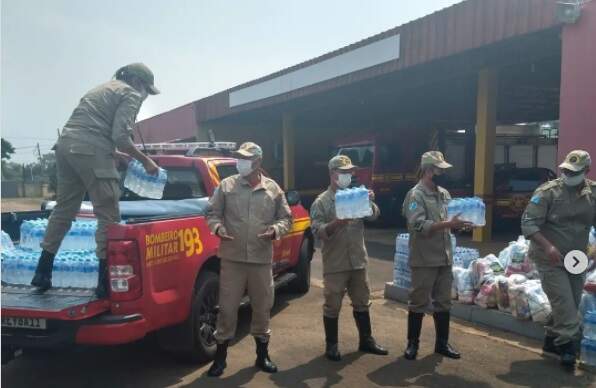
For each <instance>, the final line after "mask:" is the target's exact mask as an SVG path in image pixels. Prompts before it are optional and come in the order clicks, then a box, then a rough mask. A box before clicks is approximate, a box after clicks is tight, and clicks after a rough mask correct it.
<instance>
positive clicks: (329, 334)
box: [323, 316, 341, 361]
mask: <svg viewBox="0 0 596 388" xmlns="http://www.w3.org/2000/svg"><path fill="white" fill-rule="evenodd" d="M338 322H339V319H338V318H329V317H326V316H323V324H324V326H325V357H327V358H328V359H329V360H331V361H340V360H341V354H340V353H339V349H338V347H337V331H338Z"/></svg>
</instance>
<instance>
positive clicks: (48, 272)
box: [31, 250, 56, 294]
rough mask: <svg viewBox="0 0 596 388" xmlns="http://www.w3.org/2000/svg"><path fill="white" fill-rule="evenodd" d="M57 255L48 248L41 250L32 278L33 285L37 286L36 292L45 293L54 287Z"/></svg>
mask: <svg viewBox="0 0 596 388" xmlns="http://www.w3.org/2000/svg"><path fill="white" fill-rule="evenodd" d="M55 256H56V255H55V254H53V253H51V252H48V251H46V250H43V251H41V256H40V257H39V261H38V262H37V268H36V269H35V276H33V279H32V280H31V285H32V286H35V287H37V290H35V292H36V293H39V294H43V293H44V292H46V291H47V290H49V289H50V288H52V269H53V268H54V257H55Z"/></svg>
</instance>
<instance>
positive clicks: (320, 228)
mask: <svg viewBox="0 0 596 388" xmlns="http://www.w3.org/2000/svg"><path fill="white" fill-rule="evenodd" d="M371 205H372V209H373V215H372V216H371V217H368V218H367V220H369V221H374V220H375V219H377V217H379V214H380V212H379V208H378V206H377V205H376V204H375V203H374V202H372V201H371ZM310 218H311V228H312V229H313V232H314V234H315V236H317V237H318V238H320V239H321V242H322V245H323V247H322V253H323V274H328V273H337V272H343V271H351V270H355V269H363V268H366V264H367V262H368V254H367V252H366V247H365V245H364V222H363V220H361V219H359V220H352V221H350V223H349V224H347V225H345V226H343V227H341V228H339V229H338V230H336V231H335V233H333V234H332V235H331V236H329V235H328V234H327V231H326V229H325V228H326V227H327V225H328V224H329V223H330V222H332V221H335V220H336V219H337V217H336V215H335V192H334V191H333V190H332V189H331V188H329V189H327V191H325V192H323V193H322V194H320V195H319V196H318V197H317V199H316V200H315V202H314V203H313V204H312V206H311V208H310Z"/></svg>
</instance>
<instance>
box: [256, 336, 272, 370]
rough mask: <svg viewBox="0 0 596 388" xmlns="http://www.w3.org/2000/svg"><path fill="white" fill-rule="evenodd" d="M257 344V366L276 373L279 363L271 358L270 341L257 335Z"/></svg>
mask: <svg viewBox="0 0 596 388" xmlns="http://www.w3.org/2000/svg"><path fill="white" fill-rule="evenodd" d="M255 344H256V345H257V360H256V361H255V366H256V367H257V368H259V369H260V370H262V371H263V372H267V373H276V372H277V365H275V364H274V363H273V361H271V359H270V358H269V350H268V347H269V341H263V340H262V339H260V338H257V337H255Z"/></svg>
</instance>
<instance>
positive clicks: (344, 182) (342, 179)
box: [336, 174, 352, 189]
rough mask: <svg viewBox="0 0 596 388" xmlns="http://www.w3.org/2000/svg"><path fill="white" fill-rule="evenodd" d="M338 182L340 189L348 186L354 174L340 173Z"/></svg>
mask: <svg viewBox="0 0 596 388" xmlns="http://www.w3.org/2000/svg"><path fill="white" fill-rule="evenodd" d="M336 183H337V185H338V186H339V188H340V189H345V188H347V187H348V186H350V183H352V174H338V175H337V181H336Z"/></svg>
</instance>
